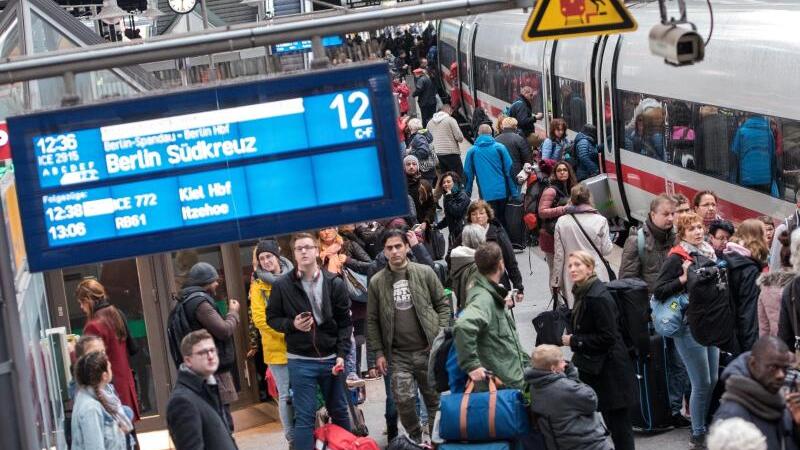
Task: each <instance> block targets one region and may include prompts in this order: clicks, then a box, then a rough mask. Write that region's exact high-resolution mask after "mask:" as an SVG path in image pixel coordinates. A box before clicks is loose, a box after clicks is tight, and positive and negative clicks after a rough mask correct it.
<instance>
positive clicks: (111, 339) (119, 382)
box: [83, 303, 139, 421]
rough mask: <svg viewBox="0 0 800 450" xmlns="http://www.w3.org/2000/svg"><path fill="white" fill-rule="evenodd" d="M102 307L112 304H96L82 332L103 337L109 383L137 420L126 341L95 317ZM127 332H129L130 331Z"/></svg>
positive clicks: (137, 405) (109, 306)
mask: <svg viewBox="0 0 800 450" xmlns="http://www.w3.org/2000/svg"><path fill="white" fill-rule="evenodd" d="M104 308H113V306H111V305H109V304H107V303H106V304H105V306H100V305H98V306H97V309H96V310H95V316H94V318H93V319H92V320H90V321H88V322H87V323H86V326H84V327H83V334H85V335H86V334H89V335H92V336H97V337H100V338H102V339H103V343H104V344H105V347H106V356H108V362H110V363H111V367H113V368H114V378H113V379H112V380H111V383H112V384H113V385H114V389H115V390H116V391H117V394H118V395H119V399H120V401H121V402H122V404H123V405H125V406H127V407H129V408H130V409H131V410H133V421H137V420H139V398H138V397H137V396H136V385H135V384H134V381H133V370H131V364H130V360H129V359H128V346H127V341H126V340H125V339H119V338H117V335H116V333H115V332H114V329H113V328H111V327H110V326H108V325H107V324H106V323H104V322H103V321H102V320H100V319H99V318H98V317H97V314H98V313H99V312H100V311H101V310H102V309H104ZM128 333H129V334H130V331H129V332H128Z"/></svg>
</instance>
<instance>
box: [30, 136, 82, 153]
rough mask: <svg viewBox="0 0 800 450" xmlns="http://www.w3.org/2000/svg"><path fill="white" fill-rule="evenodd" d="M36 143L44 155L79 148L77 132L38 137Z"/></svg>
mask: <svg viewBox="0 0 800 450" xmlns="http://www.w3.org/2000/svg"><path fill="white" fill-rule="evenodd" d="M35 144H36V146H37V147H39V151H40V152H41V153H42V154H43V155H47V154H49V153H58V152H64V151H69V150H76V149H77V148H78V139H77V138H76V137H75V133H68V134H56V135H54V136H44V137H40V138H38V139H36V141H35Z"/></svg>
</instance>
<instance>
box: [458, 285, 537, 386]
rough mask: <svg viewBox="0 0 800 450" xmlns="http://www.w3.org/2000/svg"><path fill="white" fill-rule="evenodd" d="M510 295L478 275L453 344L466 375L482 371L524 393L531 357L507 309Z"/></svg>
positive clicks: (459, 320)
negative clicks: (487, 371)
mask: <svg viewBox="0 0 800 450" xmlns="http://www.w3.org/2000/svg"><path fill="white" fill-rule="evenodd" d="M507 294H508V291H507V290H506V288H505V287H503V286H502V285H500V284H495V283H493V282H492V281H490V280H489V279H488V278H486V277H485V276H483V275H481V274H477V275H476V276H475V284H474V285H473V287H472V289H470V290H469V298H468V299H467V302H466V305H467V306H466V307H465V308H464V311H462V312H461V316H460V317H459V318H458V320H456V324H455V326H454V327H453V335H454V340H453V343H454V344H455V346H456V354H457V355H458V365H459V367H461V370H463V371H464V373H470V372H472V371H473V370H475V369H477V368H479V367H483V368H484V369H486V370H489V371H492V372H493V373H494V374H495V376H497V377H498V378H500V380H502V381H503V384H504V385H505V386H507V387H511V388H517V389H522V387H523V386H524V384H525V375H524V371H525V368H526V367H527V366H528V355H527V354H526V353H525V350H524V349H523V348H522V344H520V342H519V334H518V333H517V326H516V324H515V322H514V317H513V316H512V315H511V312H510V311H509V309H508V308H507V307H506V302H505V297H506V295H507Z"/></svg>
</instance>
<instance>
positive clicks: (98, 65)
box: [0, 0, 530, 84]
mask: <svg viewBox="0 0 800 450" xmlns="http://www.w3.org/2000/svg"><path fill="white" fill-rule="evenodd" d="M528 2H529V0H527V1H526V0H442V1H426V2H425V3H416V4H410V5H409V3H412V2H408V3H403V5H408V6H393V7H382V6H376V7H372V8H364V11H357V12H353V13H351V14H346V15H345V14H341V13H340V12H339V11H335V10H327V11H322V12H320V14H317V13H312V14H310V15H308V16H298V17H293V18H288V19H287V21H286V22H281V23H276V24H275V25H271V26H265V25H263V24H255V25H253V24H248V25H242V26H239V27H229V28H226V29H224V30H219V31H216V30H215V31H212V32H203V33H200V34H196V33H191V34H187V35H183V36H175V37H164V38H154V39H150V40H145V41H139V40H137V41H131V42H128V43H124V44H117V45H104V46H97V48H88V49H86V48H81V49H76V50H62V51H58V52H52V53H49V54H44V55H39V56H34V57H27V58H20V59H15V60H13V61H12V60H11V59H10V58H6V59H3V60H0V61H4V63H2V64H0V84H8V83H15V82H17V81H26V80H36V79H40V78H48V77H54V76H60V75H62V74H63V73H64V72H65V71H73V72H76V73H78V72H91V71H94V70H104V69H111V68H114V67H122V66H132V65H137V64H145V63H149V62H155V61H164V60H169V59H175V58H184V57H189V56H200V55H207V54H209V53H219V52H230V51H236V50H242V49H245V48H253V47H262V46H265V45H273V44H280V43H282V42H291V41H296V40H303V39H309V38H310V37H312V36H315V35H321V36H328V35H333V34H344V33H352V32H357V31H362V30H371V29H382V28H385V27H388V26H392V25H401V24H406V23H410V22H418V21H421V20H436V19H444V18H447V17H455V16H468V15H475V14H481V13H489V12H495V11H503V10H507V9H516V8H522V7H524V6H530V5H529V4H528ZM335 14H338V15H335ZM309 19H313V20H309ZM290 20H295V21H290Z"/></svg>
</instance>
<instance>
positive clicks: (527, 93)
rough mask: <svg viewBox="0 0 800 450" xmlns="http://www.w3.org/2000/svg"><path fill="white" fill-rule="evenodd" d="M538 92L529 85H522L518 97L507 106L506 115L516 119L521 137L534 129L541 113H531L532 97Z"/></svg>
mask: <svg viewBox="0 0 800 450" xmlns="http://www.w3.org/2000/svg"><path fill="white" fill-rule="evenodd" d="M537 94H538V92H537V91H536V90H534V88H533V87H531V86H523V87H522V89H520V93H519V97H517V99H516V100H514V103H512V104H511V106H510V107H509V108H508V114H506V116H508V117H513V118H515V119H517V126H519V133H520V135H522V137H524V138H526V139H527V137H528V136H529V135H531V134H533V132H534V131H536V128H535V124H536V121H537V120H540V119H541V118H542V117H543V115H542V113H536V114H533V108H532V105H533V99H534V98H536V95H537Z"/></svg>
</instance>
